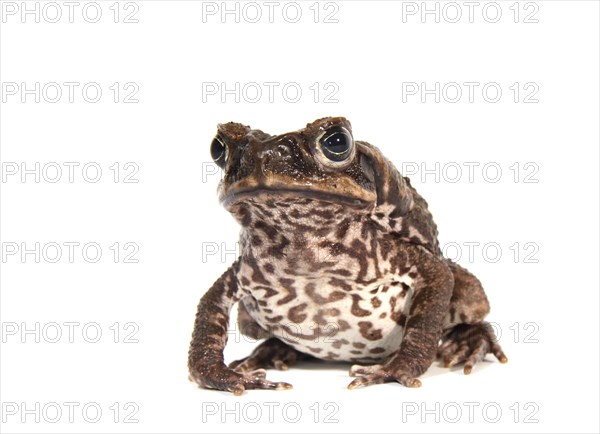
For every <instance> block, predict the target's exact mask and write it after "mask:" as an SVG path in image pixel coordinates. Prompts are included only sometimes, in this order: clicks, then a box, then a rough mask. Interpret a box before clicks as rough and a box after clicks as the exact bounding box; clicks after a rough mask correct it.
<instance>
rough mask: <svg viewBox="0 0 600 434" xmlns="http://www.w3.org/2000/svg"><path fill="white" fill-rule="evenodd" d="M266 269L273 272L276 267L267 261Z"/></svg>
mask: <svg viewBox="0 0 600 434" xmlns="http://www.w3.org/2000/svg"><path fill="white" fill-rule="evenodd" d="M264 269H265V271H266V272H267V273H270V274H273V273H274V272H275V267H274V266H273V264H270V263H266V264H265V265H264Z"/></svg>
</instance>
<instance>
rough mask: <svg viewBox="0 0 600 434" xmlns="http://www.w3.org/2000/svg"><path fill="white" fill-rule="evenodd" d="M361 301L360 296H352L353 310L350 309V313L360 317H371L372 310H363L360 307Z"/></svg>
mask: <svg viewBox="0 0 600 434" xmlns="http://www.w3.org/2000/svg"><path fill="white" fill-rule="evenodd" d="M361 300H362V298H361V297H360V295H358V294H352V308H351V309H350V312H351V313H352V315H354V316H358V317H363V316H369V315H371V311H370V310H366V309H363V308H361V307H360V306H359V303H360V301H361Z"/></svg>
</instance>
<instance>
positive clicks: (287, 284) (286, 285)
mask: <svg viewBox="0 0 600 434" xmlns="http://www.w3.org/2000/svg"><path fill="white" fill-rule="evenodd" d="M279 283H280V284H281V286H282V287H283V289H284V290H285V291H287V293H288V295H286V296H285V297H283V298H282V299H280V300H277V305H278V306H281V305H283V304H287V303H289V302H290V301H293V300H295V299H296V296H297V294H296V288H294V286H293V283H294V281H293V280H292V279H279Z"/></svg>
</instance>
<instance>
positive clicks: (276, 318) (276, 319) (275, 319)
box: [265, 315, 283, 324]
mask: <svg viewBox="0 0 600 434" xmlns="http://www.w3.org/2000/svg"><path fill="white" fill-rule="evenodd" d="M265 319H266V320H267V321H269V322H272V323H277V324H278V323H280V322H281V320H282V319H283V315H277V316H265Z"/></svg>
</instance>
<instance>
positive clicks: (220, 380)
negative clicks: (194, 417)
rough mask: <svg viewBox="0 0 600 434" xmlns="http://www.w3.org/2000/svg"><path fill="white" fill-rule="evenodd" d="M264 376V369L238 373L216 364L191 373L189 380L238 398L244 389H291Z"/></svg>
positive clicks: (288, 385) (287, 385)
mask: <svg viewBox="0 0 600 434" xmlns="http://www.w3.org/2000/svg"><path fill="white" fill-rule="evenodd" d="M266 375H267V373H266V371H265V370H264V369H256V370H252V371H248V372H244V373H238V372H235V371H233V370H232V369H229V368H227V367H226V366H225V365H223V364H217V365H214V366H211V367H210V368H207V369H205V370H202V371H194V372H192V374H191V375H190V380H191V381H195V382H196V383H198V385H200V386H202V387H205V388H208V389H217V390H225V391H228V392H232V393H233V394H234V395H238V396H239V395H241V394H243V393H244V391H245V390H246V389H271V390H287V389H291V388H292V385H291V384H288V383H283V382H274V381H269V380H267V379H265V377H266Z"/></svg>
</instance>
